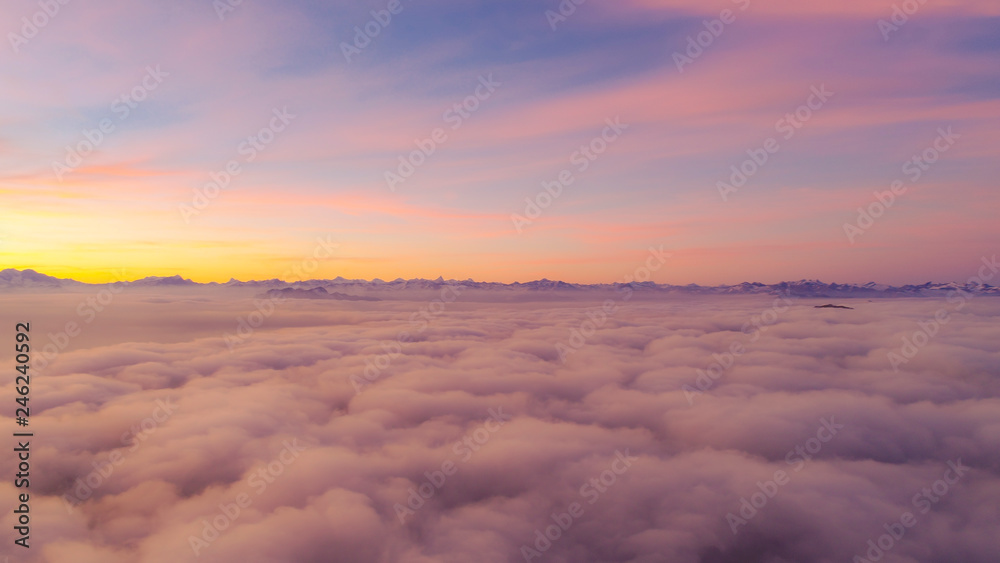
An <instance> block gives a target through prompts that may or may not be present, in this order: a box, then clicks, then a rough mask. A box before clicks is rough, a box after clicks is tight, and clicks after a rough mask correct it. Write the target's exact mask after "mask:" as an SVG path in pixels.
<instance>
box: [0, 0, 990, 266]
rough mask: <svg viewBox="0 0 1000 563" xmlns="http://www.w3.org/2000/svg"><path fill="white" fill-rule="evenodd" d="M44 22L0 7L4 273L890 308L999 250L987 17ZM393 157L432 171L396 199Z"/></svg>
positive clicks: (25, 5) (727, 1) (147, 6)
mask: <svg viewBox="0 0 1000 563" xmlns="http://www.w3.org/2000/svg"><path fill="white" fill-rule="evenodd" d="M233 3H234V4H235V3H236V2H235V0H233ZM52 4H53V5H56V6H57V12H56V13H55V15H52V16H49V15H47V14H45V13H44V12H42V11H41V10H42V8H40V7H39V5H38V4H36V3H34V2H7V3H4V4H3V5H2V6H0V22H3V23H2V26H4V27H3V28H0V31H3V32H4V37H5V41H6V45H4V47H3V48H2V49H0V79H2V83H3V85H4V86H3V88H2V89H0V198H2V201H3V204H2V205H0V267H4V268H6V267H10V268H19V269H24V268H33V269H36V270H38V271H41V272H43V273H47V274H50V275H55V276H59V277H73V278H76V279H80V280H84V281H106V280H108V279H110V278H111V275H112V274H111V272H112V271H115V270H118V269H121V268H125V269H126V270H127V271H128V272H129V273H130V275H129V277H130V278H132V279H134V278H139V277H143V276H148V275H160V276H168V275H174V274H180V275H182V276H184V277H188V278H191V279H194V280H196V281H201V282H207V281H226V280H228V279H229V278H230V277H236V278H239V279H266V278H273V277H282V274H283V273H284V272H287V271H288V270H289V268H291V267H293V266H294V265H296V264H300V263H301V262H302V261H303V259H305V258H308V257H311V256H313V254H314V252H315V250H316V248H317V239H324V240H333V241H336V243H337V244H338V245H339V246H337V249H336V252H335V254H334V256H332V257H330V258H329V259H326V260H324V261H323V262H322V263H321V265H320V268H319V269H318V270H317V271H316V272H315V274H314V276H313V277H316V278H332V277H336V276H344V277H348V278H366V279H371V278H376V277H377V278H382V279H394V278H397V277H403V278H412V277H423V278H436V277H438V276H444V277H445V278H456V279H466V278H473V279H476V280H484V281H501V282H513V281H522V282H523V281H529V280H533V279H540V278H543V277H547V278H549V279H562V280H565V281H571V282H585V283H595V282H614V281H619V280H620V279H621V278H622V277H623V275H625V274H626V273H628V272H632V271H634V269H635V267H636V266H637V265H639V264H641V263H642V261H643V260H645V258H646V256H647V253H648V248H649V247H650V246H655V247H659V246H660V245H662V246H663V247H664V248H665V249H666V250H668V251H669V252H672V253H673V256H672V258H671V259H670V261H669V262H668V263H667V264H666V266H665V267H664V268H662V269H660V270H659V271H658V272H656V273H655V274H654V277H653V280H654V281H657V282H660V283H678V284H685V283H700V284H722V283H738V282H742V281H761V282H765V283H773V282H777V281H781V280H790V279H802V278H819V279H822V280H824V281H829V282H867V281H878V282H884V283H894V284H901V283H920V282H925V281H929V280H934V281H951V280H965V279H966V278H968V277H969V276H971V275H973V274H974V273H975V272H976V270H977V269H978V267H979V265H980V257H981V256H983V255H986V254H988V253H989V254H993V253H995V252H996V250H997V248H996V245H997V242H998V241H1000V221H998V219H997V210H998V209H1000V192H998V190H997V178H998V175H1000V3H997V2H996V1H995V0H982V1H972V0H970V1H961V2H956V1H947V0H932V1H928V2H926V3H925V4H923V5H919V4H918V3H917V2H916V1H915V0H914V1H912V2H902V3H897V4H898V5H900V6H902V5H906V6H907V7H911V4H912V6H918V5H919V8H918V9H917V10H916V11H915V12H914V13H913V14H911V15H908V16H906V17H907V20H906V21H902V18H901V17H900V16H899V14H897V16H896V20H895V21H896V23H897V24H899V25H893V26H892V27H889V23H883V24H881V25H880V24H879V20H883V21H884V22H890V23H891V22H892V20H891V18H892V17H893V3H892V2H891V1H889V0H886V1H874V2H873V1H871V0H865V1H861V0H849V1H843V2H802V1H799V0H749V1H748V0H737V1H731V0H717V1H711V2H705V1H701V0H622V1H614V2H613V1H610V0H589V1H587V2H584V3H583V4H581V5H579V6H576V7H575V12H573V13H571V14H568V15H566V16H565V17H564V18H563V17H560V18H554V17H553V15H552V14H548V15H547V14H546V12H547V11H549V10H552V11H557V10H559V3H558V2H557V1H556V0H546V1H543V2H529V1H514V0H511V1H504V2H479V1H471V2H447V1H442V0H417V1H412V2H411V1H410V0H400V2H399V3H398V7H399V8H401V9H397V10H396V11H397V12H398V13H396V14H389V15H391V21H389V22H388V24H387V25H385V26H384V27H383V26H382V24H379V23H378V22H374V23H372V22H373V15H372V13H371V12H372V11H373V10H375V11H376V13H378V12H379V11H381V10H385V9H386V8H387V6H391V5H393V3H392V2H388V1H383V0H375V1H370V0H365V1H363V2H361V1H357V2H336V3H334V2H321V1H318V0H293V1H288V0H281V1H278V0H243V1H242V2H241V3H240V4H238V5H235V6H233V7H231V8H230V7H229V6H228V4H222V2H221V0H220V2H216V3H215V4H214V5H213V2H212V1H210V0H176V1H172V2H166V3H164V2H153V1H151V0H142V1H133V2H128V3H118V2H107V1H99V2H82V1H81V0H75V1H69V2H68V3H67V4H66V5H62V4H59V3H58V1H53V2H52ZM568 5H571V3H570V0H567V1H566V2H565V3H564V9H565V6H568ZM220 6H226V8H225V9H222V8H220ZM723 10H730V12H729V15H728V16H726V17H727V18H728V19H729V20H730V23H724V24H722V25H721V27H720V26H719V25H718V24H714V23H711V22H710V23H708V24H706V23H705V22H706V21H710V20H713V19H715V18H719V17H720V13H721V12H722V11H723ZM567 12H568V10H567ZM385 13H388V12H385ZM553 13H556V12H553ZM38 14H43V15H38ZM22 18H27V19H25V20H23V19H22ZM32 19H35V21H36V23H35V24H33V23H31V20H32ZM37 22H45V23H44V25H41V26H38V25H37ZM366 25H367V26H368V28H369V29H376V30H377V31H378V33H377V36H376V37H374V38H373V39H370V43H369V44H367V45H364V44H363V42H362V44H361V47H358V46H357V44H355V40H356V35H357V32H356V31H355V27H357V28H361V29H363V28H365V26H366ZM553 27H555V29H553ZM709 28H712V29H715V30H716V31H719V30H721V32H719V33H718V36H717V37H716V36H714V35H712V32H711V31H710V30H709ZM33 31H34V32H33ZM699 33H701V34H702V36H701V37H702V39H705V38H706V37H708V36H707V35H705V34H706V33H707V34H709V35H711V39H710V42H709V40H706V41H705V42H706V43H708V46H707V47H702V48H701V49H700V50H701V53H700V54H698V53H697V51H694V50H692V51H691V52H690V53H686V51H688V49H689V46H690V43H689V38H693V39H692V40H693V41H697V39H695V38H697V37H698V36H699ZM29 36H30V37H29ZM345 42H346V44H348V45H350V46H352V48H351V49H348V50H346V51H345V47H344V44H345ZM345 52H346V53H347V55H345ZM675 53H680V54H682V55H684V56H685V57H686V56H689V55H691V54H694V55H696V56H692V57H691V58H690V59H688V62H685V63H684V64H683V65H682V69H679V68H678V61H679V60H682V59H679V58H678V56H675ZM348 58H349V59H350V60H348ZM487 84H488V85H489V86H488V87H487ZM822 89H825V91H828V92H832V95H830V96H828V99H826V101H825V102H819V101H818V99H817V98H816V97H815V94H813V92H814V91H817V90H822ZM477 92H478V93H479V94H480V98H478V99H475V101H474V102H472V101H470V100H467V98H468V97H469V96H474V95H475V94H476V93H477ZM123 96H125V98H126V99H124V100H123ZM811 96H812V98H811ZM133 98H134V99H133ZM140 99H141V101H140ZM463 102H464V103H466V104H467V106H466V108H465V109H462V110H461V112H458V111H455V109H454V106H455V105H456V104H459V106H461V104H463ZM810 102H812V103H814V109H811V110H808V115H809V117H808V119H806V120H805V121H803V122H801V123H799V125H801V127H800V128H793V129H788V128H787V123H788V121H787V118H786V115H787V114H790V113H792V114H794V112H795V111H796V110H797V108H799V107H800V106H802V105H803V104H807V103H810ZM817 106H818V107H817ZM469 107H472V108H474V109H472V110H468V108H469ZM801 115H803V114H802V113H801V112H800V117H801ZM616 119H617V120H619V122H620V123H622V124H623V125H622V127H621V129H620V133H611V134H609V131H611V130H610V129H609V126H608V125H607V123H608V121H609V120H610V121H611V122H614V121H615V120H616ZM783 123H784V124H786V125H785V126H784V127H783V125H782V124H783ZM102 126H103V127H105V130H106V131H105V132H101V131H100V129H101V127H102ZM949 128H950V130H951V131H952V132H953V134H954V135H953V136H952V137H951V138H950V139H949V140H942V139H941V138H940V135H941V133H940V131H945V132H946V131H948V130H949ZM262 129H263V130H264V132H263V133H262V132H261V131H262ZM279 129H280V130H279ZM437 129H440V130H441V131H439V132H437V133H435V130H437ZM602 132H603V133H604V134H605V139H608V138H614V140H613V141H610V142H606V141H604V140H602V141H599V142H597V141H595V144H594V145H592V140H594V139H595V138H600V136H601V135H602ZM442 134H443V135H442ZM258 135H259V136H260V138H259V139H258V140H255V141H253V143H256V144H257V146H258V148H253V144H251V143H249V142H248V137H252V136H258ZM435 136H437V138H438V139H442V138H443V139H444V140H443V141H440V142H437V141H434V137H435ZM769 138H773V139H774V140H775V143H776V146H777V150H774V151H772V152H770V153H768V157H767V158H768V160H767V162H766V163H764V164H763V165H761V166H759V167H758V170H757V171H756V172H755V173H754V174H752V175H751V177H750V178H749V179H748V180H747V182H746V184H745V185H743V186H742V187H740V188H739V189H738V191H736V192H734V193H729V194H728V196H727V197H726V198H725V200H724V199H723V198H722V197H721V196H720V190H719V189H718V183H719V182H720V181H725V182H727V183H729V182H730V176H731V175H732V169H731V167H733V166H734V165H735V166H740V165H741V164H742V163H743V162H744V161H745V160H747V159H748V158H750V156H748V152H747V151H751V154H761V152H760V151H762V150H763V149H762V147H764V146H765V144H766V142H767V140H768V139H769ZM428 139H429V141H428ZM415 140H420V144H422V145H423V146H425V147H427V146H431V145H433V147H434V151H433V154H430V155H429V156H426V157H423V156H422V155H421V158H420V159H419V160H424V162H423V163H422V164H420V165H418V166H415V167H414V170H413V173H412V175H409V177H408V178H406V179H405V181H403V182H399V183H396V184H395V185H394V189H390V186H389V183H390V182H388V181H387V179H386V172H392V173H400V171H399V166H400V157H401V156H402V157H404V158H406V157H407V156H408V155H410V153H411V152H413V151H415V150H418V144H417V143H415ZM265 141H270V142H269V143H265ZM428 143H430V144H428ZM935 143H937V149H932V147H935ZM88 144H94V145H96V149H95V150H94V151H93V152H91V153H90V154H87V155H86V156H83V157H82V158H81V159H80V162H79V163H78V165H74V158H75V156H74V155H68V154H67V153H68V150H67V147H78V146H82V147H84V148H86V147H87V145H88ZM582 145H592V146H600V147H602V148H603V147H604V146H606V151H604V152H603V153H602V154H599V155H595V156H596V158H595V159H594V160H593V161H592V162H591V161H590V160H589V159H586V158H585V157H584V160H581V157H580V155H577V156H576V157H574V153H576V152H577V151H579V150H580V147H581V146H582ZM773 146H775V145H772V147H773ZM943 147H946V149H947V150H943V151H939V150H938V149H941V148H943ZM927 150H931V152H930V153H928V154H932V155H933V156H934V157H935V160H936V161H935V162H933V163H932V164H929V165H928V166H926V170H923V169H919V168H915V167H916V166H917V165H916V164H913V163H911V164H910V165H909V166H908V167H907V164H906V163H907V162H908V161H910V160H911V159H912V158H913V157H914V156H915V155H922V154H925V151H927ZM764 152H766V151H764ZM251 157H252V160H251ZM584 161H586V162H587V165H586V169H583V168H584V165H582V164H581V163H582V162H584ZM230 163H232V164H230ZM234 164H235V166H236V168H232V166H233V165H234ZM227 165H229V166H230V167H231V169H233V170H238V174H236V175H235V177H232V179H231V181H230V182H229V184H228V186H227V187H226V189H223V190H221V191H220V192H219V193H217V194H216V195H215V197H214V198H211V199H210V200H208V201H207V205H201V204H199V203H198V201H197V197H198V196H196V190H199V191H201V190H204V186H205V185H206V184H208V183H209V182H211V181H212V180H213V178H212V175H213V174H215V175H216V177H218V176H219V173H220V172H222V171H224V170H225V169H226V167H227ZM755 166H756V165H755ZM917 169H919V170H920V174H919V178H915V176H916V174H915V173H913V171H914V170H917ZM564 170H568V171H569V173H568V174H569V177H571V178H572V183H571V184H568V185H566V186H565V187H564V188H563V189H562V192H561V193H560V195H559V196H558V197H556V198H554V199H552V200H551V204H550V205H549V206H548V207H547V208H545V209H542V210H541V214H540V215H539V216H537V217H536V218H534V219H533V220H532V221H531V222H530V224H526V225H522V228H521V232H518V229H517V228H516V227H515V221H514V220H512V215H513V214H518V215H521V216H525V215H526V209H525V207H526V203H525V200H526V198H531V199H540V201H548V200H547V199H546V198H547V194H546V192H544V190H543V187H542V184H543V182H548V183H551V182H554V181H557V180H558V178H559V176H560V173H561V172H562V171H564ZM227 174H229V173H227ZM230 175H232V174H230ZM564 177H566V175H564ZM897 180H899V181H901V182H902V184H901V186H902V188H903V189H905V191H901V192H900V193H899V194H897V195H895V196H894V201H893V203H892V205H891V206H890V207H889V209H887V210H885V213H884V215H882V216H881V217H879V218H877V219H875V220H874V222H873V224H872V225H871V226H870V228H867V229H866V230H864V232H863V233H862V234H859V235H856V236H855V238H854V241H853V242H852V241H850V240H849V238H848V236H847V234H846V233H845V229H844V224H845V223H850V224H856V222H857V220H858V215H859V214H858V208H859V207H862V206H864V207H869V206H870V205H871V204H873V202H877V201H878V199H877V198H876V196H875V195H874V193H873V192H886V191H888V190H890V187H891V186H892V184H893V182H894V181H897ZM202 193H205V192H202ZM540 194H543V195H540ZM203 203H204V202H203ZM185 206H186V207H185ZM197 207H201V209H196V208H197ZM876 207H878V206H876ZM192 209H194V210H195V211H197V213H191V212H190V210H192ZM185 210H186V211H185Z"/></svg>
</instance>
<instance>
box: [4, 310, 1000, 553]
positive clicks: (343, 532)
mask: <svg viewBox="0 0 1000 563" xmlns="http://www.w3.org/2000/svg"><path fill="white" fill-rule="evenodd" d="M620 297H621V296H619V295H613V294H608V295H605V296H603V298H605V299H610V300H611V301H610V305H612V306H609V307H607V308H604V309H603V310H604V311H608V312H605V313H604V315H603V316H602V314H601V311H602V300H603V299H597V300H594V301H590V300H589V299H588V300H579V299H578V300H576V301H571V302H566V301H560V302H551V303H546V302H537V301H536V302H532V303H530V304H528V303H526V304H519V303H516V302H515V303H510V302H507V303H490V302H483V301H478V302H477V301H476V300H474V299H465V300H463V298H462V297H459V298H458V299H457V300H455V301H454V302H444V301H437V302H435V301H433V300H428V301H422V300H419V299H418V298H416V297H415V298H414V299H413V300H412V301H387V302H378V303H345V302H333V303H329V302H320V303H317V302H307V303H302V302H293V301H289V302H286V303H284V304H279V305H277V307H276V308H275V309H274V310H273V312H270V314H268V315H262V316H261V318H262V319H264V320H263V324H260V325H259V326H258V327H257V328H255V329H253V331H252V333H250V334H248V335H247V336H246V338H245V339H244V340H243V341H242V342H240V343H239V344H238V345H235V346H233V347H232V351H230V347H229V346H227V343H226V340H225V339H224V338H223V335H224V334H225V333H234V331H235V330H236V326H237V325H238V323H239V321H238V319H246V318H248V317H249V315H250V314H251V313H252V312H253V311H255V310H259V307H258V305H260V303H258V304H257V305H255V304H254V302H253V301H252V300H250V299H238V300H226V299H221V298H211V299H208V298H205V297H204V296H202V297H197V298H196V299H191V298H190V297H178V296H177V295H164V296H157V297H155V298H154V297H151V296H150V295H143V294H135V295H128V294H125V295H122V296H118V297H116V301H115V302H114V303H113V304H111V306H109V307H108V308H107V309H106V310H105V311H103V312H102V313H101V314H100V315H98V316H97V318H96V319H95V321H94V322H93V324H89V325H85V326H83V328H82V331H81V333H80V334H79V335H78V336H76V337H73V338H72V339H71V341H70V342H69V344H68V345H67V346H66V349H65V351H63V352H62V353H61V354H59V356H58V357H55V358H54V359H53V360H52V361H51V362H50V363H49V365H47V366H46V367H45V368H44V370H39V372H37V373H36V379H35V380H34V382H33V383H34V387H33V395H32V405H33V417H32V425H33V427H34V430H35V431H36V432H37V437H36V438H35V439H34V440H33V442H32V448H33V453H32V456H33V458H32V460H33V468H37V469H36V471H37V473H35V474H33V478H32V486H31V491H32V498H33V504H32V510H33V511H34V514H33V522H34V526H33V534H32V542H33V547H32V549H31V551H30V552H15V553H13V554H14V555H16V556H17V557H18V559H17V560H19V561H28V562H32V563H34V562H61V561H66V560H68V559H73V560H74V561H82V562H90V561H94V562H96V561H105V562H115V563H117V562H123V563H124V562H142V563H158V562H172V563H173V562H184V561H198V560H205V561H213V562H220V563H228V562H237V561H241V562H245V561H261V562H264V561H270V562H275V561H287V562H296V563H299V562H312V561H315V562H319V561H332V560H337V561H356V562H413V563H416V562H428V563H429V562H464V561H488V562H494V561H495V562H504V561H524V560H525V559H526V557H525V556H527V558H530V560H532V561H552V562H557V561H558V562H570V561H573V562H585V561H586V562H589V561H593V562H598V561H603V562H610V561H622V562H624V561H643V562H645V561H672V562H691V563H695V562H717V563H721V562H733V563H735V562H747V561H760V562H778V561H796V562H810V563H811V562H826V561H850V560H851V558H852V557H854V556H855V555H857V556H862V557H867V556H866V553H867V551H868V550H869V549H870V547H869V545H868V543H867V542H868V541H869V540H872V541H873V542H875V543H873V545H875V546H878V545H879V544H878V543H877V542H879V541H880V536H882V535H883V534H888V533H889V532H888V531H887V530H894V531H897V532H898V530H900V529H902V530H904V534H903V535H902V536H901V538H899V539H893V538H891V537H889V539H891V540H892V542H893V545H892V546H891V547H889V548H888V549H887V550H886V549H885V548H884V547H882V548H878V549H882V550H885V551H886V553H887V554H886V555H885V556H884V557H885V558H884V560H885V561H894V562H918V561H919V562H921V563H927V562H942V563H943V562H946V561H957V560H961V561H967V562H973V563H978V562H987V561H993V558H994V556H995V553H996V552H997V548H998V540H997V538H996V534H995V531H996V529H997V526H998V525H1000V515H998V513H997V511H996V506H997V504H998V501H1000V475H998V470H1000V466H998V454H997V452H998V451H1000V398H998V394H1000V385H998V383H997V376H998V375H1000V373H998V368H997V366H998V365H1000V362H998V361H997V360H998V355H1000V351H998V349H997V346H996V342H997V337H998V336H1000V329H998V328H997V324H996V317H997V315H998V314H1000V301H997V300H996V299H993V298H989V297H983V298H979V300H977V301H971V302H968V303H966V304H965V305H964V306H963V307H962V308H961V309H960V310H959V309H957V306H956V305H955V304H952V303H947V302H944V301H938V300H928V299H924V300H919V299H915V300H909V299H897V300H886V301H875V302H869V301H860V300H859V301H858V302H851V303H850V304H851V305H852V306H854V307H855V309H854V310H836V309H835V310H826V309H814V308H813V307H812V305H815V304H819V302H815V303H814V302H813V301H811V300H806V299H800V300H797V301H793V302H791V303H790V304H786V303H783V302H781V301H780V300H776V299H774V298H772V297H765V296H753V297H743V296H729V297H725V296H723V297H702V298H691V297H685V298H683V299H677V298H674V299H666V300H663V299H662V298H660V299H659V300H656V301H653V300H648V301H640V300H639V299H636V300H629V301H628V302H625V301H623V300H622V299H620ZM79 300H80V298H79V296H65V299H62V300H60V299H56V298H53V297H52V296H46V297H42V296H38V297H33V296H19V297H17V298H16V299H13V298H11V297H6V298H4V303H3V305H4V308H5V310H8V311H12V314H13V315H14V316H15V317H24V318H29V317H31V318H33V330H34V333H35V334H36V336H35V338H36V339H37V341H36V346H37V347H39V348H41V347H43V346H45V345H46V344H49V343H50V342H49V341H50V339H51V338H52V337H55V338H54V339H55V340H58V338H59V337H58V335H57V334H56V333H57V331H58V330H60V329H61V327H62V326H63V325H64V323H65V321H66V320H67V319H68V318H74V317H73V307H74V305H75V303H76V302H77V301H79ZM941 310H945V311H946V312H947V321H946V322H944V323H943V324H942V323H939V326H938V329H939V330H936V331H933V335H931V336H929V337H927V338H923V337H917V336H916V333H918V332H924V333H925V334H929V333H930V330H929V329H928V330H927V331H925V330H924V329H922V328H921V325H919V324H918V323H924V324H923V326H925V327H930V326H931V325H930V324H928V320H929V319H933V318H934V317H935V314H936V313H937V312H938V311H941ZM421 311H424V313H423V314H422V313H421ZM195 319H197V322H195ZM185 324H186V326H188V327H189V332H187V333H186V334H180V333H179V331H178V328H179V327H181V326H184V325H185ZM254 324H257V323H256V322H255V323H254ZM163 327H170V328H171V330H170V331H165V330H164V328H163ZM403 331H407V332H408V333H409V336H408V337H406V338H403V339H402V340H401V338H400V333H401V332H403ZM168 334H169V336H168ZM904 339H908V340H909V341H910V342H911V343H914V344H913V346H915V353H913V354H910V353H909V352H910V351H906V353H905V354H904V356H903V357H905V358H906V359H907V361H906V362H905V363H902V364H899V365H898V366H897V367H898V370H894V368H893V365H892V362H891V361H890V359H889V354H890V353H894V352H895V353H903V352H902V350H903V348H904V347H905V345H906V340H904ZM736 350H742V351H741V352H740V353H738V354H735V353H733V351H736ZM729 354H732V355H731V356H730V355H729ZM563 357H564V358H565V361H563V360H562V359H561V358H563ZM4 361H6V360H4ZM705 377H707V378H708V379H705ZM4 423H5V424H7V425H8V426H11V425H13V422H12V421H9V420H6V419H5V421H4ZM949 462H951V463H952V464H959V465H957V466H956V467H959V468H961V467H964V466H967V467H968V468H969V469H968V471H967V472H965V471H961V470H960V471H959V473H958V474H956V473H955V472H954V470H953V469H951V467H952V466H949ZM11 463H12V462H11V459H10V456H3V459H2V461H0V468H2V470H3V471H4V472H6V473H12V472H13V469H14V468H13V465H12V464H11ZM95 464H96V465H95ZM779 472H780V473H779ZM782 475H783V476H784V477H782ZM78 480H79V481H78ZM946 480H947V481H952V483H951V484H947V485H946V486H947V487H948V488H947V490H946V491H942V490H941V485H937V484H936V482H938V481H940V482H941V484H945V483H946ZM81 483H83V485H81ZM935 487H937V489H935ZM0 489H2V494H3V495H4V498H13V497H14V496H15V490H14V488H13V487H12V486H11V484H10V483H4V484H2V485H0ZM924 489H927V490H928V491H929V494H930V495H931V497H933V498H935V499H938V500H937V501H934V502H932V501H931V500H929V499H930V498H931V497H925V496H920V495H922V494H923V492H922V491H923V490H924ZM88 490H89V491H90V492H89V493H88ZM756 493H760V494H757V495H756V496H755V494H756ZM942 493H943V494H942ZM915 495H916V496H917V498H915ZM84 497H86V498H84ZM67 499H68V500H67ZM592 501H593V502H592ZM744 501H745V503H748V504H747V505H748V506H753V507H754V508H753V510H750V509H748V508H747V507H746V506H745V505H744ZM762 501H763V504H762ZM70 504H73V505H75V506H73V507H72V508H68V506H69V505H70ZM924 507H927V510H926V512H921V509H923V508H924ZM906 513H910V515H911V516H912V517H913V518H914V520H915V524H913V525H912V527H904V526H903V525H902V524H899V525H898V526H897V527H892V524H893V523H899V522H900V521H901V518H904V522H906V523H909V520H908V519H906V518H905V516H904V515H905V514H906ZM12 522H13V520H12V515H11V514H10V513H8V514H7V515H6V516H5V517H4V519H3V524H4V526H5V527H7V528H8V529H10V526H12V525H13V523H12ZM884 525H889V526H890V527H889V528H884ZM553 526H555V528H553ZM734 529H735V530H736V533H734V531H733V530H734ZM546 533H548V534H549V537H550V538H551V537H553V536H558V539H555V540H552V539H540V538H542V537H543V536H544V535H545V534H546ZM881 541H882V543H883V546H884V545H888V544H887V541H886V539H885V538H882V539H881ZM9 545H10V544H6V545H5V546H4V547H3V548H2V550H3V551H4V552H7V553H10V552H11V548H10V547H9ZM18 549H20V548H18ZM195 550H197V551H198V552H199V553H200V556H199V555H196V554H195ZM25 553H28V554H27V555H25ZM536 555H537V556H536Z"/></svg>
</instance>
